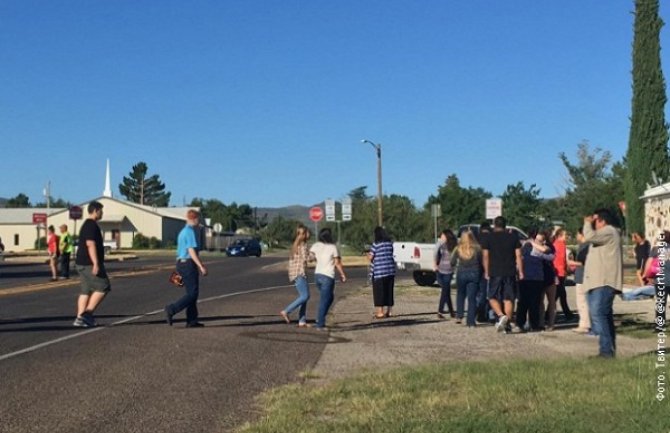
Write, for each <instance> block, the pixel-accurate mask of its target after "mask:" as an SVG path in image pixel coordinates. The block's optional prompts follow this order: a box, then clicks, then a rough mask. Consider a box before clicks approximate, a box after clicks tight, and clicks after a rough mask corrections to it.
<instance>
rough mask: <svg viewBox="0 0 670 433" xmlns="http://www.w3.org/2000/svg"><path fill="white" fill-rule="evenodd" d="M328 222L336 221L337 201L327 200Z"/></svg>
mask: <svg viewBox="0 0 670 433" xmlns="http://www.w3.org/2000/svg"><path fill="white" fill-rule="evenodd" d="M326 221H335V200H332V199H328V200H326Z"/></svg>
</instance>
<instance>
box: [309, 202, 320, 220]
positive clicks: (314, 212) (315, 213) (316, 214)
mask: <svg viewBox="0 0 670 433" xmlns="http://www.w3.org/2000/svg"><path fill="white" fill-rule="evenodd" d="M309 219H311V220H312V221H314V222H315V223H316V222H319V221H321V220H322V219H323V210H322V209H321V208H320V207H318V206H314V207H313V208H311V209H310V210H309Z"/></svg>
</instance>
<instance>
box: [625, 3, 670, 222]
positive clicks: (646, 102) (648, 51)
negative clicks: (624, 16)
mask: <svg viewBox="0 0 670 433" xmlns="http://www.w3.org/2000/svg"><path fill="white" fill-rule="evenodd" d="M658 9H659V2H658V0H636V1H635V24H634V33H635V35H634V38H633V100H632V115H631V126H630V135H629V139H628V152H627V154H626V159H627V163H628V171H627V174H626V178H625V192H626V210H627V219H626V224H627V228H628V230H629V231H644V206H643V203H642V201H641V200H640V198H639V197H640V196H642V195H643V193H644V191H645V189H646V186H647V184H648V183H651V182H652V172H653V173H655V174H656V175H657V176H658V177H660V178H662V179H666V180H667V179H668V174H669V173H670V160H669V156H668V125H667V124H666V123H665V114H664V110H665V103H666V101H667V97H666V94H665V80H664V78H663V71H662V69H661V56H660V52H661V45H660V32H661V27H663V21H662V20H661V18H660V17H659V15H658Z"/></svg>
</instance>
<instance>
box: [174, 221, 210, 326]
mask: <svg viewBox="0 0 670 433" xmlns="http://www.w3.org/2000/svg"><path fill="white" fill-rule="evenodd" d="M199 224H200V216H199V215H198V212H196V211H194V210H189V211H188V212H187V213H186V225H185V226H184V228H183V229H182V230H181V231H180V232H179V236H178V237H177V272H178V273H179V275H181V277H182V280H183V282H184V289H185V290H186V293H185V294H184V296H182V297H181V298H180V299H179V300H178V301H177V302H175V303H174V304H170V305H167V306H165V320H166V321H167V324H168V325H170V326H172V321H173V316H174V315H175V314H177V313H179V312H180V311H182V310H183V309H186V327H187V328H202V327H203V326H205V325H203V324H202V323H200V322H198V307H197V304H198V294H199V277H200V275H199V273H198V272H200V273H201V274H202V276H203V277H204V276H205V275H207V268H205V265H203V264H202V261H201V260H200V256H199V255H198V251H199V247H198V241H197V238H196V232H195V229H196V227H198V225H199Z"/></svg>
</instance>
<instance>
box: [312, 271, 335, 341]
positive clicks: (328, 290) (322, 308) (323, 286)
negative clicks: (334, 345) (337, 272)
mask: <svg viewBox="0 0 670 433" xmlns="http://www.w3.org/2000/svg"><path fill="white" fill-rule="evenodd" d="M315 277H316V287H317V289H319V312H318V313H317V315H316V327H317V328H323V327H324V326H326V316H327V315H328V310H330V306H331V305H333V298H334V294H333V293H334V291H335V279H334V278H330V277H328V276H326V275H322V274H316V275H315Z"/></svg>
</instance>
